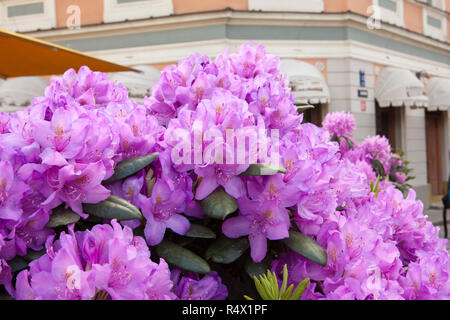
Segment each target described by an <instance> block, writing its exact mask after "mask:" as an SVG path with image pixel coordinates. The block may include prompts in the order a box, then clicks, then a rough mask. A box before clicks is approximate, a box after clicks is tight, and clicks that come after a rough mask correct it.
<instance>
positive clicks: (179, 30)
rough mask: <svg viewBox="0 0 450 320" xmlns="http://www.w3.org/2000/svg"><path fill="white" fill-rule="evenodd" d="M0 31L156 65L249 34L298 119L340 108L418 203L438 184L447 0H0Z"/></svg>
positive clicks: (449, 75) (445, 140)
mask: <svg viewBox="0 0 450 320" xmlns="http://www.w3.org/2000/svg"><path fill="white" fill-rule="evenodd" d="M0 28H5V29H8V30H12V31H17V32H24V33H27V35H30V36H33V37H37V38H41V39H43V40H46V41H50V42H54V43H57V44H60V45H63V46H67V47H69V48H72V49H76V50H80V51H83V52H87V53H89V54H92V55H95V56H98V57H100V58H104V59H107V60H110V61H113V62H116V63H120V64H125V65H131V66H136V65H140V66H142V65H143V66H153V67H155V68H156V69H159V70H161V69H162V68H164V67H165V66H167V65H170V64H172V63H175V62H177V61H178V60H180V59H182V58H184V57H186V56H188V55H190V54H192V53H195V52H200V53H202V54H207V55H210V56H212V57H214V56H215V55H217V54H218V53H219V52H221V51H223V50H224V48H225V47H230V50H231V51H232V50H235V49H237V48H238V47H239V46H240V44H242V43H244V42H248V41H251V40H254V41H255V42H261V43H263V44H264V45H265V46H266V48H267V50H268V51H269V52H271V53H273V54H276V55H278V56H279V57H280V58H281V59H282V65H284V68H285V70H286V73H289V76H290V78H291V79H292V88H293V90H294V92H296V99H297V96H298V103H299V105H313V106H314V108H313V109H311V108H310V109H308V110H307V111H305V117H306V118H307V119H308V120H309V121H311V122H314V123H320V121H321V119H322V118H323V116H324V115H325V114H326V113H327V112H331V111H338V110H345V111H349V112H352V113H353V114H354V115H355V118H356V121H357V125H358V128H357V131H356V134H355V138H356V139H357V140H358V141H361V140H363V139H364V138H366V137H367V136H368V135H375V134H383V135H386V136H387V137H388V138H389V139H390V141H391V143H392V145H393V146H394V147H396V148H399V149H402V150H403V151H404V152H405V156H406V158H407V159H408V160H409V161H410V162H411V167H412V168H413V169H414V175H415V177H416V178H415V179H414V180H413V181H412V184H413V186H414V189H415V190H416V192H417V194H418V197H419V198H420V199H421V200H422V201H423V202H424V205H425V206H426V207H427V206H428V204H429V203H430V199H433V197H434V198H435V196H437V195H440V194H442V193H443V192H444V189H445V191H446V186H445V183H444V181H447V178H448V174H449V172H450V162H449V153H450V151H449V150H450V148H449V139H450V137H449V134H450V130H449V128H448V119H449V114H448V111H447V109H448V107H449V101H450V93H449V92H450V87H449V80H448V79H450V0H424V1H418V0H195V1H192V0H78V1H77V0H0ZM1 49H2V50H4V49H5V48H1ZM296 61H298V62H301V64H298V63H296ZM150 73H151V72H150ZM148 78H149V79H150V78H152V77H151V76H148ZM131 82H133V81H131ZM137 82H138V83H139V84H140V85H142V79H141V80H139V81H137ZM133 83H136V81H134V82H133ZM138 86H139V85H138ZM141 87H142V86H141ZM0 89H1V88H0ZM141 90H142V88H141ZM305 92H306V93H305ZM0 99H1V98H0Z"/></svg>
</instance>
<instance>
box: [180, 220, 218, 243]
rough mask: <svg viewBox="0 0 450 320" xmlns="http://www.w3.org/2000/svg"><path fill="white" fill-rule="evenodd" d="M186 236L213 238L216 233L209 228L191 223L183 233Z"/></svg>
mask: <svg viewBox="0 0 450 320" xmlns="http://www.w3.org/2000/svg"><path fill="white" fill-rule="evenodd" d="M185 236H186V237H190V238H202V239H215V238H216V234H215V233H214V231H212V230H211V229H210V228H208V227H205V226H202V225H199V224H193V223H191V227H190V229H189V230H188V232H186V234H185Z"/></svg>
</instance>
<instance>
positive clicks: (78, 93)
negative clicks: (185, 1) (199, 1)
mask: <svg viewBox="0 0 450 320" xmlns="http://www.w3.org/2000/svg"><path fill="white" fill-rule="evenodd" d="M333 117H334V119H333ZM0 123H1V125H0V130H1V134H0V155H1V159H0V167H1V168H0V200H1V202H0V248H1V250H0V258H1V273H0V282H1V284H2V285H3V287H4V291H5V294H7V295H9V296H11V297H13V298H15V299H183V300H185V299H186V300H188V299H205V300H214V299H226V298H229V299H243V297H244V295H249V296H252V297H254V298H256V297H257V293H258V292H259V293H260V295H261V296H262V297H263V298H267V297H275V298H280V299H288V298H291V299H299V298H300V297H301V299H449V298H450V279H449V272H450V262H449V256H448V252H447V251H446V247H445V246H446V242H447V240H444V239H440V238H439V237H438V228H437V227H434V226H433V225H432V224H431V222H429V221H427V219H426V216H424V214H423V205H422V203H421V202H420V201H418V200H416V199H415V192H414V190H413V189H409V191H408V192H407V194H406V195H405V196H404V195H403V194H402V191H400V190H399V189H398V188H397V186H396V185H395V184H394V183H393V182H391V181H392V180H393V179H392V177H396V180H395V183H396V184H398V185H401V184H402V183H404V182H405V180H406V176H402V175H399V174H397V173H399V172H400V173H401V172H402V171H401V170H399V169H398V168H400V167H401V166H402V162H401V158H400V157H399V156H398V157H397V156H395V155H393V154H392V153H391V150H390V146H389V142H388V141H387V140H384V138H382V137H373V138H368V139H367V140H366V141H365V142H363V143H362V144H360V145H357V144H356V143H355V142H354V140H353V139H352V138H351V135H352V133H353V131H354V129H355V124H354V120H353V122H352V118H351V116H350V115H347V114H340V115H337V116H336V115H331V116H330V117H328V118H327V119H326V120H325V121H324V128H319V127H316V126H314V125H312V124H302V115H301V114H298V111H297V108H296V106H295V105H294V97H293V95H292V94H291V92H290V89H289V86H288V79H287V78H286V77H285V76H283V75H282V74H281V72H280V69H279V59H278V58H277V57H276V56H273V55H271V54H268V53H266V52H265V49H264V47H263V46H261V45H259V46H254V45H253V44H249V45H243V46H242V47H241V48H240V50H239V52H238V53H231V54H230V53H228V52H227V51H225V52H224V53H222V54H219V55H218V56H217V57H216V58H215V60H211V59H210V58H209V57H207V56H202V55H200V54H195V55H192V56H190V57H188V58H186V59H184V60H182V61H180V62H179V63H178V64H177V65H172V66H169V67H166V68H165V69H164V70H163V71H162V72H161V77H160V80H159V82H158V83H156V84H155V85H154V86H153V88H152V95H151V97H147V98H146V99H145V100H144V103H143V104H141V105H138V104H137V103H136V102H135V101H134V100H132V99H129V98H128V93H127V90H126V89H125V88H124V87H123V86H122V85H121V84H117V83H112V82H110V81H108V79H107V76H106V75H105V74H102V73H98V72H92V71H90V70H89V69H88V68H86V67H83V68H81V69H80V70H79V71H78V73H77V72H76V71H74V70H69V71H67V72H66V73H65V74H64V75H63V76H62V77H59V78H54V79H52V81H51V83H50V85H49V87H48V88H47V89H46V91H45V96H44V97H37V98H35V99H34V101H33V104H32V105H31V106H29V107H28V108H26V109H25V110H23V111H18V112H16V113H14V114H11V115H7V114H1V116H0ZM380 166H382V168H381V167H380ZM380 169H382V172H380V171H379V170H380ZM405 174H406V173H405ZM387 176H389V177H390V179H388V178H387ZM267 270H271V272H272V273H268V278H264V277H265V276H264V277H262V278H260V279H261V282H260V281H259V280H258V278H259V277H260V276H261V275H263V274H265V273H266V271H267ZM272 276H273V277H274V279H277V281H278V282H279V284H280V287H281V291H280V292H279V293H276V294H275V291H272V293H274V294H269V295H268V294H267V291H266V294H262V293H263V290H264V288H265V286H270V285H271V284H272V285H273V284H274V282H273V281H272V282H271V281H269V280H268V279H272ZM253 277H255V278H256V280H255V283H254V282H253V279H254V278H253ZM255 284H256V287H255ZM294 288H295V290H293V289H294ZM276 291H277V292H278V288H276ZM249 299H250V298H249Z"/></svg>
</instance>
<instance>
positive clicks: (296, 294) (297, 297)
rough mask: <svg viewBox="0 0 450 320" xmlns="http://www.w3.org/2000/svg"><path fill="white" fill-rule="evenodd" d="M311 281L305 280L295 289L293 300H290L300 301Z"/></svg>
mask: <svg viewBox="0 0 450 320" xmlns="http://www.w3.org/2000/svg"><path fill="white" fill-rule="evenodd" d="M308 283H309V279H308V278H307V279H304V280H303V281H302V282H300V283H299V284H298V286H297V288H295V290H294V293H293V294H292V296H291V298H290V299H289V300H300V298H301V297H302V295H303V292H305V290H306V287H307V286H308Z"/></svg>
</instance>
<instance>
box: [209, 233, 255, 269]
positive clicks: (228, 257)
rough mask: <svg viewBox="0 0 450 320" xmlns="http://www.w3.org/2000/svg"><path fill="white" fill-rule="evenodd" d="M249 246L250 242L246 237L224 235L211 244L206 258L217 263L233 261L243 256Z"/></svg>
mask: <svg viewBox="0 0 450 320" xmlns="http://www.w3.org/2000/svg"><path fill="white" fill-rule="evenodd" d="M248 247H249V242H248V239H247V238H246V237H244V238H239V239H230V238H227V237H225V236H222V237H220V238H219V239H217V240H216V241H214V242H213V243H212V244H211V245H210V246H209V248H208V249H207V250H206V254H205V258H206V259H207V260H212V261H214V262H216V263H223V264H228V263H232V262H234V261H236V260H237V259H238V258H239V257H240V256H242V255H243V254H244V252H245V251H246V250H247V249H248Z"/></svg>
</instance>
